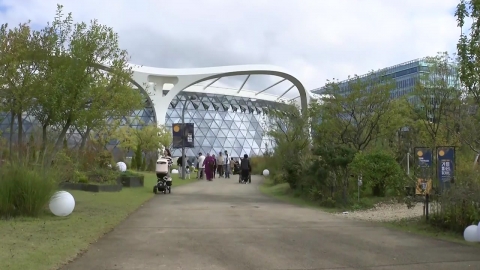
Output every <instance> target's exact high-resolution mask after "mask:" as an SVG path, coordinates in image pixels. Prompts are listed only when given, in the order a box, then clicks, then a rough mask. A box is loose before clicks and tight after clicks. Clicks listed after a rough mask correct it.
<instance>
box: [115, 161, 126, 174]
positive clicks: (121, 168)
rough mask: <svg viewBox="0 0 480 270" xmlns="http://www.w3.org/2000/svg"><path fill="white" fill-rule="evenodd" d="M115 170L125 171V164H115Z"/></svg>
mask: <svg viewBox="0 0 480 270" xmlns="http://www.w3.org/2000/svg"><path fill="white" fill-rule="evenodd" d="M117 168H118V170H119V171H121V172H124V171H126V170H127V164H125V162H123V161H120V162H117Z"/></svg>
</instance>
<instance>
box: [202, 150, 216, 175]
mask: <svg viewBox="0 0 480 270" xmlns="http://www.w3.org/2000/svg"><path fill="white" fill-rule="evenodd" d="M203 166H204V168H205V177H206V178H207V181H212V179H213V175H214V174H215V158H214V157H212V156H210V153H207V157H205V160H204V161H203Z"/></svg>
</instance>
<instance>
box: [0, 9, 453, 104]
mask: <svg viewBox="0 0 480 270" xmlns="http://www.w3.org/2000/svg"><path fill="white" fill-rule="evenodd" d="M458 2H459V0H441V1H439V0H402V1H389V0H135V1H133V0H96V1H94V0H82V1H78V0H77V1H74V0H53V1H51V0H0V23H9V24H11V25H15V24H18V23H20V22H25V21H28V20H31V22H32V24H33V25H34V26H37V27H39V26H42V25H45V24H46V23H47V22H49V21H52V19H53V17H54V14H55V10H56V4H57V3H59V4H62V5H63V6H64V10H65V11H66V12H72V13H73V17H74V20H75V21H86V22H88V21H90V20H91V19H98V20H99V22H100V23H102V24H106V25H108V26H111V27H113V29H114V30H115V31H116V32H118V33H119V36H120V45H121V46H122V48H124V49H126V50H127V51H128V52H129V54H130V56H131V62H132V63H135V64H139V65H145V66H156V67H165V68H192V67H209V66H221V65H243V64H271V65H277V66H280V67H282V68H285V69H287V70H289V71H291V73H292V74H293V75H294V76H296V77H297V78H298V79H299V80H300V81H301V82H302V83H303V84H304V86H305V87H306V88H307V89H314V88H317V87H321V86H323V85H324V84H325V82H326V80H327V79H333V78H336V79H340V80H343V79H346V78H347V77H348V76H349V75H355V74H358V75H361V74H365V73H367V72H369V71H371V70H377V69H380V68H384V67H388V66H392V65H396V64H399V63H402V62H406V61H409V60H413V59H416V58H420V57H425V56H433V55H435V54H436V53H437V52H440V51H448V52H450V53H454V52H455V50H456V43H457V40H458V37H459V34H460V30H459V28H457V26H456V21H455V18H454V12H455V7H456V5H457V4H458ZM276 80H278V79H274V78H265V77H261V78H258V80H257V79H256V78H252V79H251V80H250V81H249V83H247V86H246V87H247V88H251V89H254V88H257V89H256V90H261V89H260V88H262V87H263V88H264V87H265V86H268V85H269V84H271V83H272V82H275V81H276ZM242 81H243V79H242V78H238V77H237V78H233V79H231V80H227V81H224V80H223V79H222V84H224V85H228V86H231V87H238V86H239V85H241V83H242ZM278 87H281V85H279V86H278ZM283 87H284V88H285V87H287V88H288V86H286V85H285V86H283ZM272 91H277V92H278V91H280V90H278V89H272ZM289 95H292V96H295V93H289ZM297 95H298V94H297Z"/></svg>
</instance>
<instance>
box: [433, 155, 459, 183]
mask: <svg viewBox="0 0 480 270" xmlns="http://www.w3.org/2000/svg"><path fill="white" fill-rule="evenodd" d="M454 174H455V147H452V146H442V147H437V175H438V181H439V185H440V188H441V189H443V188H448V187H449V186H450V184H451V181H452V178H453V176H454Z"/></svg>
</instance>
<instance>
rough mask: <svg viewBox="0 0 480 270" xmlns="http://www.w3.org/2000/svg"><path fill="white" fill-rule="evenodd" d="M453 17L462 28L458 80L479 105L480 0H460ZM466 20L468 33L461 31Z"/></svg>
mask: <svg viewBox="0 0 480 270" xmlns="http://www.w3.org/2000/svg"><path fill="white" fill-rule="evenodd" d="M455 17H456V19H457V25H458V26H459V27H460V28H461V29H462V32H461V35H460V39H459V40H458V43H457V51H458V59H459V63H458V67H459V76H460V82H461V85H462V86H463V87H464V88H465V90H466V91H467V92H468V94H469V95H470V96H471V97H472V98H473V100H474V101H475V103H476V104H477V105H480V44H479V43H478V40H479V39H480V23H479V22H480V2H479V1H474V0H469V1H466V0H461V1H460V3H459V4H458V5H457V9H456V11H455ZM467 21H471V25H470V27H468V29H469V30H470V33H468V34H467V33H464V32H463V30H464V27H465V26H466V25H465V24H466V22H467Z"/></svg>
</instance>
